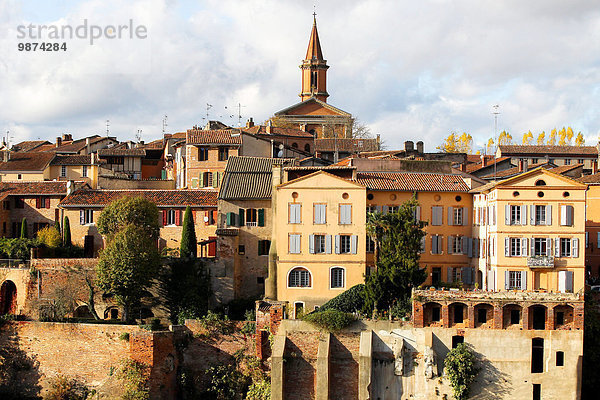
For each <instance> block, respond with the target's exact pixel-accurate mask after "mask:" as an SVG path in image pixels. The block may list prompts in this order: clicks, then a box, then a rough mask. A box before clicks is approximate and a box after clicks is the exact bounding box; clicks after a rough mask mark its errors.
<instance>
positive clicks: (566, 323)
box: [553, 304, 575, 329]
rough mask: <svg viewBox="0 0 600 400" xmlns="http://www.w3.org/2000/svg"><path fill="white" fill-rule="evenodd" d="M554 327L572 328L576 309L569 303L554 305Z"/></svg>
mask: <svg viewBox="0 0 600 400" xmlns="http://www.w3.org/2000/svg"><path fill="white" fill-rule="evenodd" d="M553 312H554V329H572V328H573V315H574V312H575V310H574V309H573V307H571V306H569V305H566V304H565V305H562V306H556V307H554V310H553Z"/></svg>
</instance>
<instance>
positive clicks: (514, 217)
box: [510, 206, 521, 225]
mask: <svg viewBox="0 0 600 400" xmlns="http://www.w3.org/2000/svg"><path fill="white" fill-rule="evenodd" d="M520 223H521V206H510V224H511V225H519V224H520Z"/></svg>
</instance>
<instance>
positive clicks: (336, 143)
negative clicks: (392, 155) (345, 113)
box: [315, 138, 378, 153]
mask: <svg viewBox="0 0 600 400" xmlns="http://www.w3.org/2000/svg"><path fill="white" fill-rule="evenodd" d="M336 148H337V151H341V152H345V153H358V152H361V151H377V150H378V148H377V139H349V138H340V139H316V140H315V150H316V151H321V152H323V151H327V152H330V151H336Z"/></svg>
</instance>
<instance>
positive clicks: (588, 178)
mask: <svg viewBox="0 0 600 400" xmlns="http://www.w3.org/2000/svg"><path fill="white" fill-rule="evenodd" d="M575 180H576V181H577V182H581V183H588V184H591V185H594V184H600V172H597V173H595V174H593V175H584V176H582V177H580V178H577V179H575Z"/></svg>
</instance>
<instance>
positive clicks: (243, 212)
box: [239, 208, 250, 226]
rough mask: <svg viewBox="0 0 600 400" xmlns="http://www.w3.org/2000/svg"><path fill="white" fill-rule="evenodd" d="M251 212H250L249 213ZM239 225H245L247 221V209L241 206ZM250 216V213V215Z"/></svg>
mask: <svg viewBox="0 0 600 400" xmlns="http://www.w3.org/2000/svg"><path fill="white" fill-rule="evenodd" d="M248 214H250V213H248ZM239 216H240V218H239V225H240V226H244V224H245V223H246V210H244V209H243V208H240V213H239ZM248 216H250V215H248Z"/></svg>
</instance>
